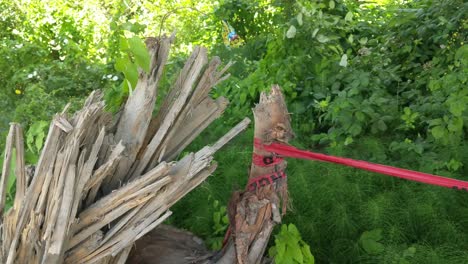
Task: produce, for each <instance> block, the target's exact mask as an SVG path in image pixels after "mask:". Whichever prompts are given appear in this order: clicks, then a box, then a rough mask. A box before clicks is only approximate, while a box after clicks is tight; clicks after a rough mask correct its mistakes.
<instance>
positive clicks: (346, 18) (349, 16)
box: [344, 11, 354, 21]
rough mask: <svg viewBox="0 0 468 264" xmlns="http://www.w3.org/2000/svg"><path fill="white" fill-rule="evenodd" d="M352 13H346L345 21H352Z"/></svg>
mask: <svg viewBox="0 0 468 264" xmlns="http://www.w3.org/2000/svg"><path fill="white" fill-rule="evenodd" d="M353 16H354V15H353V12H351V11H348V13H346V16H345V18H344V19H345V21H353Z"/></svg>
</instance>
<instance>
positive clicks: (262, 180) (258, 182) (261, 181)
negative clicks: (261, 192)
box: [247, 171, 286, 191]
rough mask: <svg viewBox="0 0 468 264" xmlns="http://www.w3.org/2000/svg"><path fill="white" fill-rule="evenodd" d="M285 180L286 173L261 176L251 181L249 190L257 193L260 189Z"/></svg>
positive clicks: (277, 172)
mask: <svg viewBox="0 0 468 264" xmlns="http://www.w3.org/2000/svg"><path fill="white" fill-rule="evenodd" d="M283 178H286V173H284V171H275V172H273V173H270V174H264V175H260V176H257V177H255V178H251V179H249V182H248V183H247V190H249V191H255V190H256V189H257V188H258V187H263V186H267V185H269V184H272V183H273V182H275V181H277V180H279V179H283Z"/></svg>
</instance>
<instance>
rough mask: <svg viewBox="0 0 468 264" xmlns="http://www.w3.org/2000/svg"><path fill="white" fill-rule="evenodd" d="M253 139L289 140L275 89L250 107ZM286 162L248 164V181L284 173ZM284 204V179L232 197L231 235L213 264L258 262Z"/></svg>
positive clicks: (283, 108) (285, 117)
mask: <svg viewBox="0 0 468 264" xmlns="http://www.w3.org/2000/svg"><path fill="white" fill-rule="evenodd" d="M253 112H254V118H255V138H257V139H259V140H260V141H261V142H262V143H264V144H269V143H272V142H281V143H285V144H286V143H287V142H288V140H289V139H290V138H292V137H293V133H292V129H291V125H290V119H289V114H288V111H287V108H286V104H285V101H284V97H283V94H282V93H281V91H280V88H279V86H273V88H272V90H271V92H270V93H269V94H266V93H262V94H261V96H260V102H259V104H258V105H257V106H256V107H255V108H254V110H253ZM253 152H254V153H256V154H258V155H260V156H264V157H272V156H273V155H274V153H271V152H267V151H265V150H263V149H261V148H254V150H253ZM285 169H286V161H284V160H283V161H282V162H280V163H279V164H276V165H274V166H257V165H255V164H254V163H252V165H251V168H250V175H249V179H253V178H256V177H259V176H262V175H269V174H273V173H277V172H280V171H284V170H285ZM287 204H288V193H287V178H282V179H278V180H277V181H275V182H273V183H272V184H269V185H265V186H257V188H256V189H255V190H246V191H243V192H236V193H234V194H233V197H232V199H231V202H230V205H229V210H228V211H229V219H230V223H231V227H230V228H231V233H230V236H229V238H228V241H227V243H226V244H225V247H224V248H223V252H222V255H221V257H220V258H219V259H215V260H214V262H215V263H219V264H221V263H223V264H231V263H239V264H243V263H249V264H255V263H261V261H262V258H263V255H264V252H265V248H266V246H267V244H268V240H269V238H270V235H271V232H272V230H273V227H274V226H275V225H276V224H279V223H280V222H281V216H282V215H284V214H285V213H286V208H287Z"/></svg>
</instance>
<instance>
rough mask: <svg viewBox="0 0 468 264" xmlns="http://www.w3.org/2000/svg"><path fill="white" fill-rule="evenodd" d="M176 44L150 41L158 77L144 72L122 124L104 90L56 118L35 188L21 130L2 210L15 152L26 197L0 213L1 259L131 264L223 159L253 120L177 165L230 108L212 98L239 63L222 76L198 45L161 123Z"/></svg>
mask: <svg viewBox="0 0 468 264" xmlns="http://www.w3.org/2000/svg"><path fill="white" fill-rule="evenodd" d="M172 41H173V37H169V38H162V39H155V38H150V39H149V40H148V41H147V47H148V49H149V51H150V52H149V53H150V56H151V67H150V72H149V73H148V74H147V73H144V72H143V71H142V70H140V76H139V82H138V85H137V87H136V89H135V90H134V91H133V93H132V95H131V96H130V98H129V99H128V101H127V102H126V104H125V107H123V108H122V110H121V111H120V112H119V113H118V114H117V115H115V116H114V118H113V116H112V115H111V114H110V113H107V112H105V110H104V108H105V104H104V101H103V93H102V92H99V91H95V92H92V93H91V95H90V96H89V97H88V98H87V99H86V101H85V103H84V106H83V108H82V109H81V110H79V111H78V112H76V113H75V114H74V115H73V116H71V117H70V116H69V115H68V113H67V111H68V109H69V106H66V107H65V109H64V110H63V112H62V113H61V114H58V115H56V116H55V117H54V119H53V121H52V122H51V125H50V128H49V133H48V135H47V139H46V142H45V144H44V148H43V150H42V151H41V155H40V158H39V161H38V164H37V165H36V167H35V170H34V175H33V176H32V179H31V182H30V184H28V183H29V180H28V179H27V173H26V168H25V164H24V149H23V148H24V147H23V144H24V143H23V138H22V130H21V128H20V127H19V126H17V125H12V127H11V129H10V134H9V137H8V139H7V151H6V154H5V155H6V156H5V163H4V164H3V173H2V178H1V179H0V208H3V206H4V202H5V193H6V192H5V188H6V183H7V179H8V173H9V172H10V169H9V166H10V162H11V157H12V151H13V149H14V148H15V149H16V153H17V157H16V164H17V167H16V171H15V173H16V174H17V193H16V199H15V202H14V206H13V208H11V209H10V210H9V211H8V212H7V213H6V214H5V215H0V216H1V217H0V219H1V220H0V221H3V226H2V227H3V228H2V229H0V230H1V232H2V233H1V235H0V237H1V239H2V243H1V245H0V247H1V248H0V260H1V261H2V263H8V264H13V263H32V264H39V263H42V264H49V263H50V264H58V263H98V264H114V263H115V264H117V263H119V264H121V263H124V262H125V260H126V259H127V257H128V254H129V252H130V250H131V246H132V244H133V243H134V242H135V241H136V240H138V239H139V238H141V237H143V236H144V235H145V234H147V233H148V232H150V231H151V230H152V229H154V228H155V227H156V226H158V225H160V224H161V223H162V222H163V221H164V220H165V219H166V218H167V217H169V216H170V214H171V212H170V210H169V209H170V207H171V206H172V205H173V204H174V203H176V202H177V201H178V200H180V199H181V198H182V197H183V196H185V195H186V194H187V193H188V192H190V191H191V190H193V189H194V188H195V187H197V186H198V185H199V184H201V183H202V182H203V181H204V180H205V179H206V178H207V177H208V176H209V175H211V174H212V173H213V171H214V170H215V169H216V163H214V162H213V155H214V153H215V152H216V151H217V150H219V148H221V147H222V146H223V145H224V144H226V143H227V142H228V141H229V140H231V139H232V138H233V137H234V136H235V135H237V134H238V133H240V132H241V131H242V130H244V129H245V128H246V127H247V125H248V123H249V120H244V121H243V122H241V123H240V124H239V125H238V126H236V127H235V128H234V129H232V130H231V131H230V132H229V133H227V134H226V135H225V136H224V137H222V138H221V139H220V140H218V142H216V143H215V144H214V145H213V146H206V147H204V148H202V149H201V150H199V151H198V152H196V153H190V154H188V155H186V156H185V157H184V158H182V159H181V160H179V161H172V160H173V159H174V158H175V157H176V156H177V155H178V154H179V153H180V152H181V151H182V150H183V149H184V148H185V147H186V146H187V145H188V144H189V143H190V142H191V141H193V139H194V138H195V137H196V136H197V135H198V134H200V133H201V132H202V131H203V129H205V128H206V127H207V126H208V125H209V124H210V123H211V122H212V121H213V120H214V119H216V118H218V117H219V116H220V115H221V113H222V112H223V111H224V109H225V108H226V106H227V100H225V99H224V98H218V99H217V100H213V99H211V98H209V95H208V94H209V91H210V89H211V88H212V87H213V86H214V85H215V84H216V83H218V82H220V81H222V80H223V79H225V78H226V77H227V76H228V75H224V73H225V71H226V69H227V68H228V67H229V65H230V64H228V65H227V66H226V67H224V69H222V70H221V71H218V70H217V68H218V66H219V65H220V64H221V62H220V60H219V58H214V59H213V60H212V61H211V62H210V63H209V64H208V63H207V62H208V59H207V57H208V56H207V54H206V53H207V52H206V49H204V48H199V47H197V48H195V51H194V52H193V54H192V57H191V58H190V59H189V60H188V62H187V63H186V65H185V66H184V69H182V71H181V74H180V75H179V78H178V79H177V81H176V83H175V84H174V86H173V89H172V91H171V92H170V94H169V96H168V98H167V99H166V101H165V103H164V104H163V107H162V108H161V109H160V110H159V112H158V113H159V114H158V115H157V116H156V117H155V118H153V117H152V116H151V115H152V112H153V107H154V104H155V100H156V90H157V86H158V82H159V80H160V78H161V76H162V71H163V68H164V65H165V63H166V60H167V56H168V52H169V47H170V44H171V42H172ZM150 123H151V125H150ZM14 143H15V144H16V147H14ZM163 159H164V160H166V161H167V162H166V161H163ZM171 161H172V162H171ZM1 211H3V210H1Z"/></svg>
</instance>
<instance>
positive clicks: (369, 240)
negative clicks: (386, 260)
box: [359, 229, 384, 255]
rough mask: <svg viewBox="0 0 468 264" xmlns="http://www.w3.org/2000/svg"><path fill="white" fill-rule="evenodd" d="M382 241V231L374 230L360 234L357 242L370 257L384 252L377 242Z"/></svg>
mask: <svg viewBox="0 0 468 264" xmlns="http://www.w3.org/2000/svg"><path fill="white" fill-rule="evenodd" d="M381 239H382V229H374V230H371V231H365V232H364V233H362V235H361V237H360V239H359V241H360V243H361V246H362V248H363V249H364V250H365V251H366V252H367V253H369V254H371V255H377V254H379V253H381V252H383V250H384V246H383V245H382V243H380V242H378V241H379V240H381Z"/></svg>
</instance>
